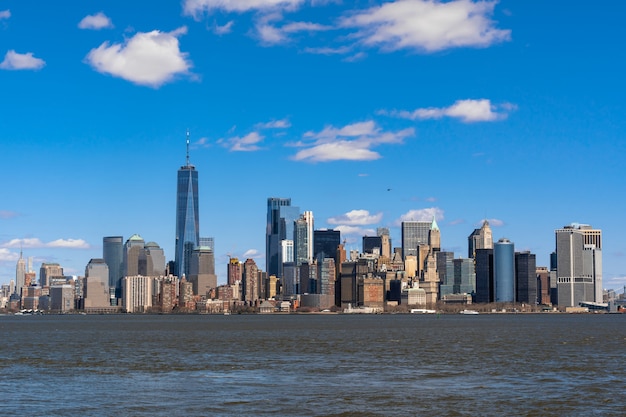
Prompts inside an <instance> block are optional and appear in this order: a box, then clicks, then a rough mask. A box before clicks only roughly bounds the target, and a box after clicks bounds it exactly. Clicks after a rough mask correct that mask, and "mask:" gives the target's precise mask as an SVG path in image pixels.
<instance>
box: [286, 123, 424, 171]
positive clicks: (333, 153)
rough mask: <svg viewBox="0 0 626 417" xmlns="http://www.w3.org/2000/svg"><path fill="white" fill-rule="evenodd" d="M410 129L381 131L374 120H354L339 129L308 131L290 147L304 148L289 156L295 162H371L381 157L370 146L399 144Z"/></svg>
mask: <svg viewBox="0 0 626 417" xmlns="http://www.w3.org/2000/svg"><path fill="white" fill-rule="evenodd" d="M414 134H415V130H414V129H412V128H409V129H404V130H400V131H397V132H384V131H383V130H382V129H381V128H380V127H378V126H377V125H376V123H375V122H373V121H367V122H360V123H354V124H350V125H346V126H344V127H341V128H336V127H333V126H327V127H325V128H324V130H322V131H321V132H317V133H315V132H307V133H305V134H304V139H303V140H302V141H300V142H298V143H295V144H292V146H297V147H304V148H306V149H303V150H301V151H299V152H297V153H296V154H295V155H294V156H293V157H292V159H294V160H296V161H310V162H326V161H339V160H349V161H370V160H375V159H379V158H381V155H380V154H379V153H378V152H375V151H373V150H372V148H374V147H376V146H379V145H382V144H399V143H403V141H404V139H405V138H406V137H409V136H413V135H414Z"/></svg>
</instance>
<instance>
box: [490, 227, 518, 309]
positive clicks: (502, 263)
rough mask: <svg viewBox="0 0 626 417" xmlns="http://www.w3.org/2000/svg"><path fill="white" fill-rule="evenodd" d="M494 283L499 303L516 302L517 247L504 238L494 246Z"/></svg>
mask: <svg viewBox="0 0 626 417" xmlns="http://www.w3.org/2000/svg"><path fill="white" fill-rule="evenodd" d="M493 246H494V248H493V282H494V296H495V300H494V301H495V302H497V303H509V302H514V301H515V246H514V244H513V242H511V241H510V240H509V239H506V238H502V239H500V240H498V242H497V243H496V244H495V245H493Z"/></svg>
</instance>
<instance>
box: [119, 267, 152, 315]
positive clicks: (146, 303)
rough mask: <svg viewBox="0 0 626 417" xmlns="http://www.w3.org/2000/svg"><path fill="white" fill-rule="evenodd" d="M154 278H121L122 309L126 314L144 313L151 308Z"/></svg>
mask: <svg viewBox="0 0 626 417" xmlns="http://www.w3.org/2000/svg"><path fill="white" fill-rule="evenodd" d="M153 291H154V277H146V276H143V275H135V276H125V277H124V278H122V308H123V310H124V311H126V312H127V313H145V312H147V311H149V310H150V308H151V307H152V300H153Z"/></svg>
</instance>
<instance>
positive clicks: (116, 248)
mask: <svg viewBox="0 0 626 417" xmlns="http://www.w3.org/2000/svg"><path fill="white" fill-rule="evenodd" d="M123 254H124V238H123V237H122V236H106V237H103V238H102V258H103V259H104V262H105V263H106V264H107V266H108V267H109V285H108V287H109V288H112V289H115V288H120V289H121V285H120V282H119V281H120V279H121V278H122V277H123V276H124V272H123V270H122V263H123V260H124V255H123Z"/></svg>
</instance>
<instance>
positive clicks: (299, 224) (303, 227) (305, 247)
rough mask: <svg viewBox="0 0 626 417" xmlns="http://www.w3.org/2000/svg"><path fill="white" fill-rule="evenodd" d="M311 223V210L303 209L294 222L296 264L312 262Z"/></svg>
mask: <svg viewBox="0 0 626 417" xmlns="http://www.w3.org/2000/svg"><path fill="white" fill-rule="evenodd" d="M313 223H314V221H313V212H312V211H305V212H304V213H302V215H301V216H300V218H299V219H298V220H296V222H295V225H294V236H293V240H294V261H295V263H296V265H302V263H304V262H308V263H311V262H313V226H314V224H313ZM283 262H287V261H285V260H283Z"/></svg>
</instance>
